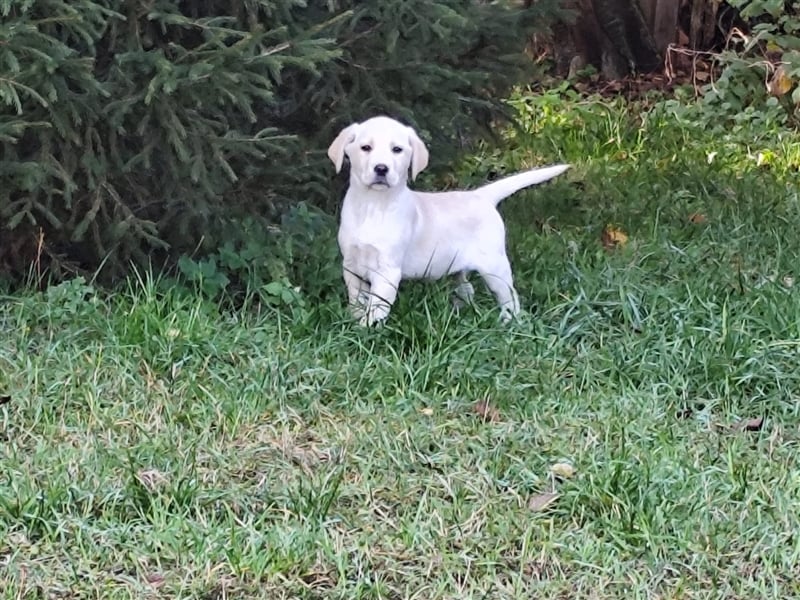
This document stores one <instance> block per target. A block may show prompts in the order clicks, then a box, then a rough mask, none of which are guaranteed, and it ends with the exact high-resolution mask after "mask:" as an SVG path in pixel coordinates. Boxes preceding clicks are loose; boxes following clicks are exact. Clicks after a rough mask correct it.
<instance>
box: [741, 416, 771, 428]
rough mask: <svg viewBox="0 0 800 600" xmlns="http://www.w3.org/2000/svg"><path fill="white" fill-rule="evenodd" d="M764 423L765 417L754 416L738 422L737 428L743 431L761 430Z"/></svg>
mask: <svg viewBox="0 0 800 600" xmlns="http://www.w3.org/2000/svg"><path fill="white" fill-rule="evenodd" d="M763 424H764V417H753V418H752V419H747V420H745V421H740V422H739V423H737V424H736V428H737V429H740V430H741V431H761V426H762V425H763Z"/></svg>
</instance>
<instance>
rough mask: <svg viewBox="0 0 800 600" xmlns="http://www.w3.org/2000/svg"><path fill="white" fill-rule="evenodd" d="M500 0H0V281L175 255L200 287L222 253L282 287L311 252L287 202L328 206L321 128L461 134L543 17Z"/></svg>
mask: <svg viewBox="0 0 800 600" xmlns="http://www.w3.org/2000/svg"><path fill="white" fill-rule="evenodd" d="M519 4H520V3H516V2H493V3H490V4H489V3H483V2H475V1H472V0H443V1H436V2H430V1H427V0H408V1H404V2H395V1H392V0H386V1H375V2H358V1H346V0H345V1H340V0H331V1H329V2H311V3H306V2H304V1H302V0H277V1H263V0H262V1H259V0H248V1H246V2H238V1H232V0H231V1H227V0H196V1H193V2H179V1H173V0H157V1H156V2H153V1H152V0H138V1H136V0H134V1H127V2H123V1H121V0H116V1H113V0H112V1H105V2H94V1H92V0H77V1H76V0H69V1H67V0H2V1H0V15H1V16H2V22H0V99H1V100H2V103H0V274H5V275H9V274H10V275H11V276H14V277H19V276H20V275H25V274H26V273H29V272H31V271H33V272H34V273H36V274H42V273H51V274H53V275H55V276H57V277H58V276H63V275H64V274H68V273H70V272H73V271H76V270H88V271H94V270H95V269H97V268H98V267H100V266H102V269H101V270H100V274H101V277H103V278H105V279H107V280H112V279H113V278H115V277H116V276H119V275H121V274H124V273H125V272H126V271H127V269H128V268H129V266H130V264H131V261H134V262H135V263H137V264H148V263H154V264H155V265H156V266H162V265H164V264H172V262H173V261H174V260H175V259H177V258H178V257H180V256H183V257H184V261H183V263H182V264H183V267H184V271H186V272H188V273H189V274H190V275H193V276H196V277H198V278H202V279H203V281H204V282H205V283H206V284H208V283H209V282H211V286H212V287H214V286H217V287H224V286H225V285H226V284H227V277H226V276H225V274H224V272H221V271H222V270H221V268H220V265H222V263H225V265H227V267H226V269H227V271H230V270H231V269H233V270H234V271H235V270H236V269H234V266H235V265H239V272H241V273H245V275H246V276H248V277H249V276H250V275H253V274H257V277H256V279H257V282H261V281H265V282H269V281H274V280H280V281H284V280H285V281H286V282H287V285H288V284H289V283H290V280H291V277H290V275H291V274H290V273H287V272H286V268H287V266H286V265H287V264H290V263H292V262H293V261H294V262H298V258H302V257H303V256H311V255H314V254H315V251H318V250H321V249H323V248H322V247H321V246H317V247H316V248H315V247H314V239H315V238H314V236H315V235H316V233H319V232H321V231H324V230H326V228H325V227H322V226H321V225H320V218H321V217H319V216H315V215H313V214H312V213H311V212H309V211H306V210H305V209H304V208H303V203H310V204H312V205H316V206H319V207H322V208H326V209H328V210H329V212H331V209H332V208H333V206H334V204H333V201H334V200H338V192H337V190H336V189H335V187H336V186H331V180H332V178H333V172H332V169H331V168H330V166H329V165H327V164H326V163H325V153H324V149H325V147H326V146H327V143H328V141H329V140H330V139H331V136H332V135H333V134H334V132H335V131H336V130H337V129H338V128H339V127H341V126H343V125H344V124H346V123H347V122H349V121H351V120H354V119H358V118H363V117H364V116H365V115H370V114H373V113H375V112H379V111H380V112H388V113H391V114H393V115H396V116H399V117H401V118H404V119H407V120H408V121H409V122H412V123H413V124H414V125H415V126H417V127H418V128H419V129H420V130H421V132H422V134H423V136H424V137H426V138H427V139H428V141H429V142H430V143H431V144H432V145H433V146H434V147H435V148H436V147H437V146H438V147H439V148H440V150H442V149H444V148H457V147H459V146H460V145H463V144H464V143H465V142H470V141H471V140H474V139H476V135H475V134H476V133H477V132H478V130H479V129H480V128H481V127H484V131H485V127H486V125H487V124H489V123H490V122H491V120H492V119H493V118H495V117H497V116H498V115H499V114H500V112H501V106H502V105H501V100H502V99H503V98H505V97H506V95H507V92H508V90H509V88H510V86H512V85H513V84H515V83H520V82H525V81H527V80H528V79H529V78H530V76H531V75H530V72H531V69H530V67H531V61H530V60H529V59H527V58H526V57H525V55H524V52H523V50H524V47H525V44H526V40H527V39H528V35H529V34H530V32H532V31H534V30H535V29H537V28H541V27H545V26H546V25H547V23H548V20H549V19H550V18H551V17H552V16H553V15H555V14H556V12H557V11H556V8H555V5H556V4H557V2H556V0H550V1H543V2H538V3H536V4H535V5H534V6H532V7H529V8H522V7H521V6H520V5H519ZM440 150H437V151H436V152H434V156H437V157H440V158H441V159H442V160H447V155H446V153H444V152H442V151H440ZM433 166H434V168H435V166H436V165H433ZM298 207H299V208H298ZM298 210H299V212H298ZM280 215H283V218H284V219H286V218H288V219H294V220H297V219H298V218H299V219H301V220H302V221H303V223H305V224H307V225H308V226H307V227H305V229H303V231H304V232H305V235H304V236H301V238H302V239H300V240H297V239H294V238H287V237H286V236H283V235H282V234H281V228H280V227H273V228H270V229H268V228H267V227H266V222H267V221H271V222H276V220H277V218H278V217H279V216H280ZM324 249H325V250H326V251H327V245H326V246H325V248H324ZM333 251H335V248H334V249H333ZM323 254H324V253H323ZM254 261H255V263H256V264H255V265H254V264H253V262H254ZM299 262H300V263H303V261H302V260H300V261H299ZM306 262H307V261H306ZM267 263H269V265H267ZM261 266H269V268H266V269H263V271H264V272H263V273H262V269H261V268H260V267H261Z"/></svg>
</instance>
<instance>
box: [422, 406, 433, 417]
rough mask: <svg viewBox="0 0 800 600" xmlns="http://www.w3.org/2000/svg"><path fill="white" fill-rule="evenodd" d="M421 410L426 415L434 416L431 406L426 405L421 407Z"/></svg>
mask: <svg viewBox="0 0 800 600" xmlns="http://www.w3.org/2000/svg"><path fill="white" fill-rule="evenodd" d="M419 412H420V413H421V414H423V415H425V416H426V417H432V416H433V409H432V408H430V407H429V406H426V407H425V408H420V409H419Z"/></svg>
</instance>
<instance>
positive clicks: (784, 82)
mask: <svg viewBox="0 0 800 600" xmlns="http://www.w3.org/2000/svg"><path fill="white" fill-rule="evenodd" d="M792 84H793V83H792V78H791V77H789V75H788V74H787V73H786V69H784V68H783V66H782V65H781V66H779V67H778V68H777V69H775V74H774V75H773V76H772V79H771V80H770V82H769V93H770V94H772V95H773V96H783V95H784V94H787V93H788V92H789V91H790V90H791V89H792Z"/></svg>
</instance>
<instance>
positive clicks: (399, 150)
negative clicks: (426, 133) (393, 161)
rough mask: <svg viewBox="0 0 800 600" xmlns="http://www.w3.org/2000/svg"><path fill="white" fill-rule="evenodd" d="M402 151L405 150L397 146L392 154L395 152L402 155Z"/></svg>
mask: <svg viewBox="0 0 800 600" xmlns="http://www.w3.org/2000/svg"><path fill="white" fill-rule="evenodd" d="M402 151H403V149H402V148H401V147H400V146H395V147H394V148H392V152H394V153H395V154H400V153H401V152H402Z"/></svg>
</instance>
